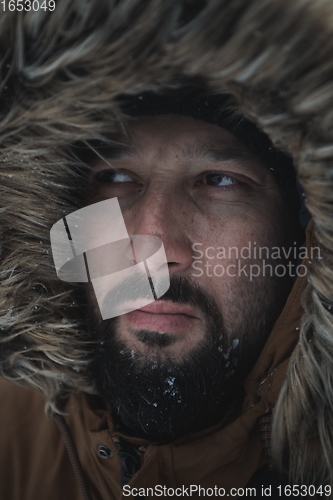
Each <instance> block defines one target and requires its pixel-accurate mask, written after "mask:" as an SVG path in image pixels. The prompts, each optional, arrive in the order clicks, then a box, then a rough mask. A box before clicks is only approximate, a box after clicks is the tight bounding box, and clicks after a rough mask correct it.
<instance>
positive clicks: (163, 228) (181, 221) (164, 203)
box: [124, 186, 193, 273]
mask: <svg viewBox="0 0 333 500" xmlns="http://www.w3.org/2000/svg"><path fill="white" fill-rule="evenodd" d="M124 218H125V223H126V227H127V230H128V233H129V234H130V235H147V236H157V237H159V238H160V239H161V240H162V242H163V244H164V249H165V253H166V258H167V262H168V267H169V272H170V273H183V272H185V271H186V270H187V269H189V268H190V267H191V264H192V260H193V259H192V242H191V238H190V220H191V217H190V214H189V213H188V209H187V207H186V203H185V202H184V200H183V199H182V196H181V193H178V194H177V193H175V192H172V189H163V188H160V189H159V187H158V186H150V187H149V188H148V190H147V192H146V193H145V194H144V195H142V197H141V198H140V199H139V200H137V201H136V202H135V203H134V204H133V205H132V206H131V207H130V208H129V209H128V210H127V211H126V212H125V214H124Z"/></svg>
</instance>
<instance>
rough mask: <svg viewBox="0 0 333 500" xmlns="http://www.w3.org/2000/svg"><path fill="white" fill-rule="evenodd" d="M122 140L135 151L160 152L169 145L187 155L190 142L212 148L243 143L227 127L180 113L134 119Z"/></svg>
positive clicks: (191, 146) (190, 147)
mask: <svg viewBox="0 0 333 500" xmlns="http://www.w3.org/2000/svg"><path fill="white" fill-rule="evenodd" d="M123 140H124V143H125V144H127V145H128V146H129V147H130V148H131V149H132V152H137V153H143V152H146V153H148V152H149V151H152V150H156V149H159V153H161V152H162V151H161V150H166V151H170V148H172V150H174V151H177V152H178V153H180V154H181V153H183V154H185V155H187V156H188V155H189V153H190V152H191V150H192V149H193V145H207V146H208V147H210V148H212V149H214V148H220V147H221V146H225V147H236V146H238V147H239V148H242V144H241V143H240V142H239V141H238V140H237V139H236V137H235V136H234V135H233V134H231V133H230V132H228V131H227V130H226V129H224V128H222V127H219V126H217V125H214V124H211V123H207V122H204V121H202V120H195V119H194V118H192V117H190V116H181V115H164V116H154V117H145V118H141V119H139V120H137V121H134V122H132V123H130V125H129V133H128V136H127V137H126V138H125V137H123Z"/></svg>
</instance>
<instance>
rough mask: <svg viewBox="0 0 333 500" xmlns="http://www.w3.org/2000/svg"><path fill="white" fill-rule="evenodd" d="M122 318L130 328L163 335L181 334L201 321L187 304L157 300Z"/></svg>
mask: <svg viewBox="0 0 333 500" xmlns="http://www.w3.org/2000/svg"><path fill="white" fill-rule="evenodd" d="M123 318H124V319H125V321H126V322H127V323H128V325H129V326H130V327H131V328H134V329H136V330H148V331H149V330H150V331H154V332H159V333H161V334H163V333H183V332H185V331H186V330H189V329H190V328H193V326H195V325H196V324H197V323H198V322H200V321H201V318H200V317H199V314H198V313H197V312H196V311H195V309H193V307H191V306H189V305H187V304H176V303H174V302H170V301H165V300H157V301H155V302H152V303H151V304H148V305H146V306H143V307H141V308H140V309H137V310H135V311H132V312H130V313H127V314H124V316H123Z"/></svg>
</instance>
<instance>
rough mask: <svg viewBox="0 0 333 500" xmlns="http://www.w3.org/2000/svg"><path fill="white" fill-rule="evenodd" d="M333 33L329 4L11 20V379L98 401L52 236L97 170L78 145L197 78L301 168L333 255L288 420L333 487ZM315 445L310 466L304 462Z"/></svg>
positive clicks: (0, 302)
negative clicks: (155, 94)
mask: <svg viewBox="0 0 333 500" xmlns="http://www.w3.org/2000/svg"><path fill="white" fill-rule="evenodd" d="M6 4H7V2H6ZM1 9H2V7H1ZM332 27H333V6H332V2H331V1H330V0H317V1H316V2H313V1H312V0H293V1H292V2H290V0H279V1H276V0H233V1H232V2H231V1H230V0H206V1H193V2H191V1H187V0H184V1H182V2H179V1H178V0H146V1H145V2H143V1H141V0H118V1H116V0H71V1H70V2H68V1H67V0H57V2H56V8H55V10H54V11H53V12H48V11H46V12H44V11H43V10H40V11H39V12H24V13H17V12H5V13H3V12H2V11H1V13H0V54H1V59H0V103H1V108H0V178H1V180H0V200H1V201H0V204H1V205H0V212H1V219H0V234H1V240H0V259H1V274H0V275H1V291H0V294H1V295H0V332H1V360H0V362H1V372H2V375H3V376H4V377H5V378H7V379H8V380H10V381H14V382H17V383H20V384H28V385H30V386H31V385H32V386H34V387H38V388H40V389H41V390H42V391H43V394H44V396H45V398H46V402H47V405H48V407H50V408H53V409H59V408H60V406H61V400H62V399H66V397H67V396H68V394H70V393H73V392H76V391H79V390H84V391H86V392H93V391H94V388H93V387H91V385H90V382H89V380H88V377H87V376H86V367H87V363H88V362H89V357H88V356H87V345H86V343H85V338H84V334H83V333H82V331H83V329H82V324H81V322H80V317H79V315H78V311H79V309H78V305H77V303H76V301H75V298H74V295H73V292H72V290H73V285H72V284H70V285H68V284H66V283H63V282H61V281H60V280H58V278H57V276H56V274H55V271H54V267H53V262H52V256H51V252H50V241H49V232H50V228H51V226H52V225H53V224H54V223H55V222H56V221H57V220H58V219H60V218H61V217H63V216H64V215H66V214H68V213H70V212H72V211H74V210H75V209H77V208H78V202H77V193H78V191H79V190H78V185H80V178H81V177H80V175H81V173H80V172H82V168H83V167H82V166H80V162H79V160H78V159H77V158H74V157H73V153H72V150H71V148H70V146H71V145H73V144H74V143H77V142H78V141H80V142H84V141H87V140H89V141H91V140H99V139H102V138H103V137H105V136H107V135H108V134H109V133H110V131H112V130H115V128H116V127H118V126H119V119H120V118H121V116H122V114H121V111H120V109H119V105H118V104H117V101H116V97H117V96H119V95H120V94H122V93H124V92H126V93H128V94H138V93H140V92H143V91H147V90H151V91H158V90H161V89H175V88H176V89H177V88H178V86H179V85H180V83H179V82H182V81H183V80H188V81H190V80H193V81H198V82H201V83H204V84H205V85H206V86H207V87H208V88H209V89H210V90H211V91H212V92H217V93H221V92H227V93H230V94H231V95H233V96H234V98H235V100H236V102H237V104H238V106H239V109H240V111H241V112H242V113H244V115H245V116H246V117H247V118H249V119H250V120H252V121H254V122H255V123H257V125H258V126H259V127H260V128H261V129H263V130H264V131H265V132H266V133H268V135H269V136H270V137H271V138H272V140H273V142H274V144H275V145H276V146H278V147H280V148H282V149H284V150H287V151H288V152H289V153H291V154H292V155H293V157H294V159H295V163H296V165H297V170H298V175H299V179H300V182H301V184H302V185H303V188H304V192H305V198H306V204H307V207H308V209H309V211H310V213H311V214H312V215H313V218H314V222H315V232H316V237H317V239H318V241H319V242H320V245H321V247H322V255H323V256H324V258H323V259H321V260H318V261H314V262H313V263H312V269H311V276H310V283H309V286H308V290H307V294H306V297H305V298H304V306H305V311H306V312H305V316H304V318H303V325H302V330H301V336H300V343H299V345H298V346H297V348H296V350H295V353H294V357H293V361H292V363H291V366H290V369H289V375H288V380H287V382H286V384H285V386H284V390H283V393H282V395H281V398H280V402H279V404H278V406H277V409H276V420H275V421H276V422H278V423H279V425H276V426H275V432H276V435H279V437H280V438H281V439H280V442H281V443H282V444H281V447H282V448H283V446H284V445H285V444H286V442H287V441H289V443H292V444H293V446H290V449H291V462H292V463H294V465H293V466H292V467H293V470H292V472H294V473H295V474H298V477H299V478H300V479H299V480H300V483H299V484H302V482H304V481H302V479H304V480H305V479H306V480H308V481H310V482H311V480H312V478H313V477H314V476H315V477H316V478H317V479H318V471H322V474H321V476H320V478H319V479H320V480H321V481H329V480H330V470H331V469H332V461H333V458H332V457H333V453H332V448H333V394H332V392H333V389H332V387H333V380H332V377H333V370H332V360H333V337H332V335H333V317H332V313H331V306H332V304H333V302H332V300H333V283H332V282H333V264H332V249H333V194H332V193H333V168H332V162H333V58H332V54H333V36H332V35H333V33H332V31H333V28H332ZM79 167H80V168H79ZM304 415H307V418H304ZM309 435H311V436H314V441H313V443H315V446H314V445H313V443H312V445H313V447H312V448H311V445H310V444H309V443H308V441H307V440H308V437H309ZM281 447H280V448H279V447H277V455H279V453H280V451H281V449H282V448H281ZM293 449H294V451H292V450H293ZM300 449H301V450H303V451H304V450H305V452H304V454H303V457H298V458H297V457H296V458H295V454H296V455H297V453H296V452H297V450H300ZM279 450H280V451H279ZM295 450H296V451H295ZM306 450H308V451H306ZM281 453H282V452H281ZM281 453H280V456H281ZM293 453H294V455H293ZM311 453H312V454H314V455H315V458H313V459H310V458H309V456H310V454H311ZM305 464H307V466H305ZM315 473H316V474H315ZM303 476H304V477H303Z"/></svg>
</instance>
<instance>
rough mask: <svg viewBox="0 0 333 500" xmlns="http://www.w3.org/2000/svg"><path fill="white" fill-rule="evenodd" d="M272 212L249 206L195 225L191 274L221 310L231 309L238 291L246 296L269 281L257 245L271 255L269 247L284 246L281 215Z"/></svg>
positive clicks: (237, 296) (258, 289)
mask: <svg viewBox="0 0 333 500" xmlns="http://www.w3.org/2000/svg"><path fill="white" fill-rule="evenodd" d="M276 213H277V211H276V210H272V209H271V210H270V209H268V208H267V207H266V211H263V212H262V213H260V212H259V211H258V210H250V209H249V210H247V213H244V211H242V213H240V214H234V216H233V217H232V218H229V219H228V220H227V221H222V220H215V221H211V220H210V221H207V220H206V221H201V224H200V225H199V226H198V227H200V228H201V231H198V232H197V234H196V238H197V239H196V243H197V245H196V246H194V250H195V251H194V252H193V262H192V266H191V267H192V268H191V277H192V279H194V280H197V281H199V282H201V283H202V285H203V286H205V287H207V289H209V290H210V291H211V293H212V295H213V296H214V298H215V300H216V301H217V302H218V303H219V304H221V308H222V310H224V311H223V312H224V313H226V311H229V310H230V309H233V302H234V301H235V300H237V298H238V299H239V296H240V295H241V294H244V293H245V294H246V295H247V296H248V297H250V295H251V294H254V293H257V292H258V291H259V292H260V290H261V289H263V288H264V287H265V285H264V283H268V281H269V280H270V278H265V279H264V278H263V276H262V265H263V261H262V259H260V258H259V253H258V248H260V247H262V248H263V247H264V248H266V247H267V248H268V249H269V251H270V254H271V253H272V252H271V250H270V249H272V248H273V247H279V248H280V247H282V246H284V245H285V236H284V224H283V217H282V216H279V215H278V216H277V215H276ZM278 213H279V214H281V210H280V211H279V212H278ZM192 248H193V247H192ZM255 249H256V250H255ZM264 255H265V254H264ZM244 266H245V267H244ZM250 266H253V267H252V268H251V269H252V270H253V275H255V274H258V276H253V279H250V276H249V271H250ZM267 279H268V281H267ZM249 300H250V298H249Z"/></svg>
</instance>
